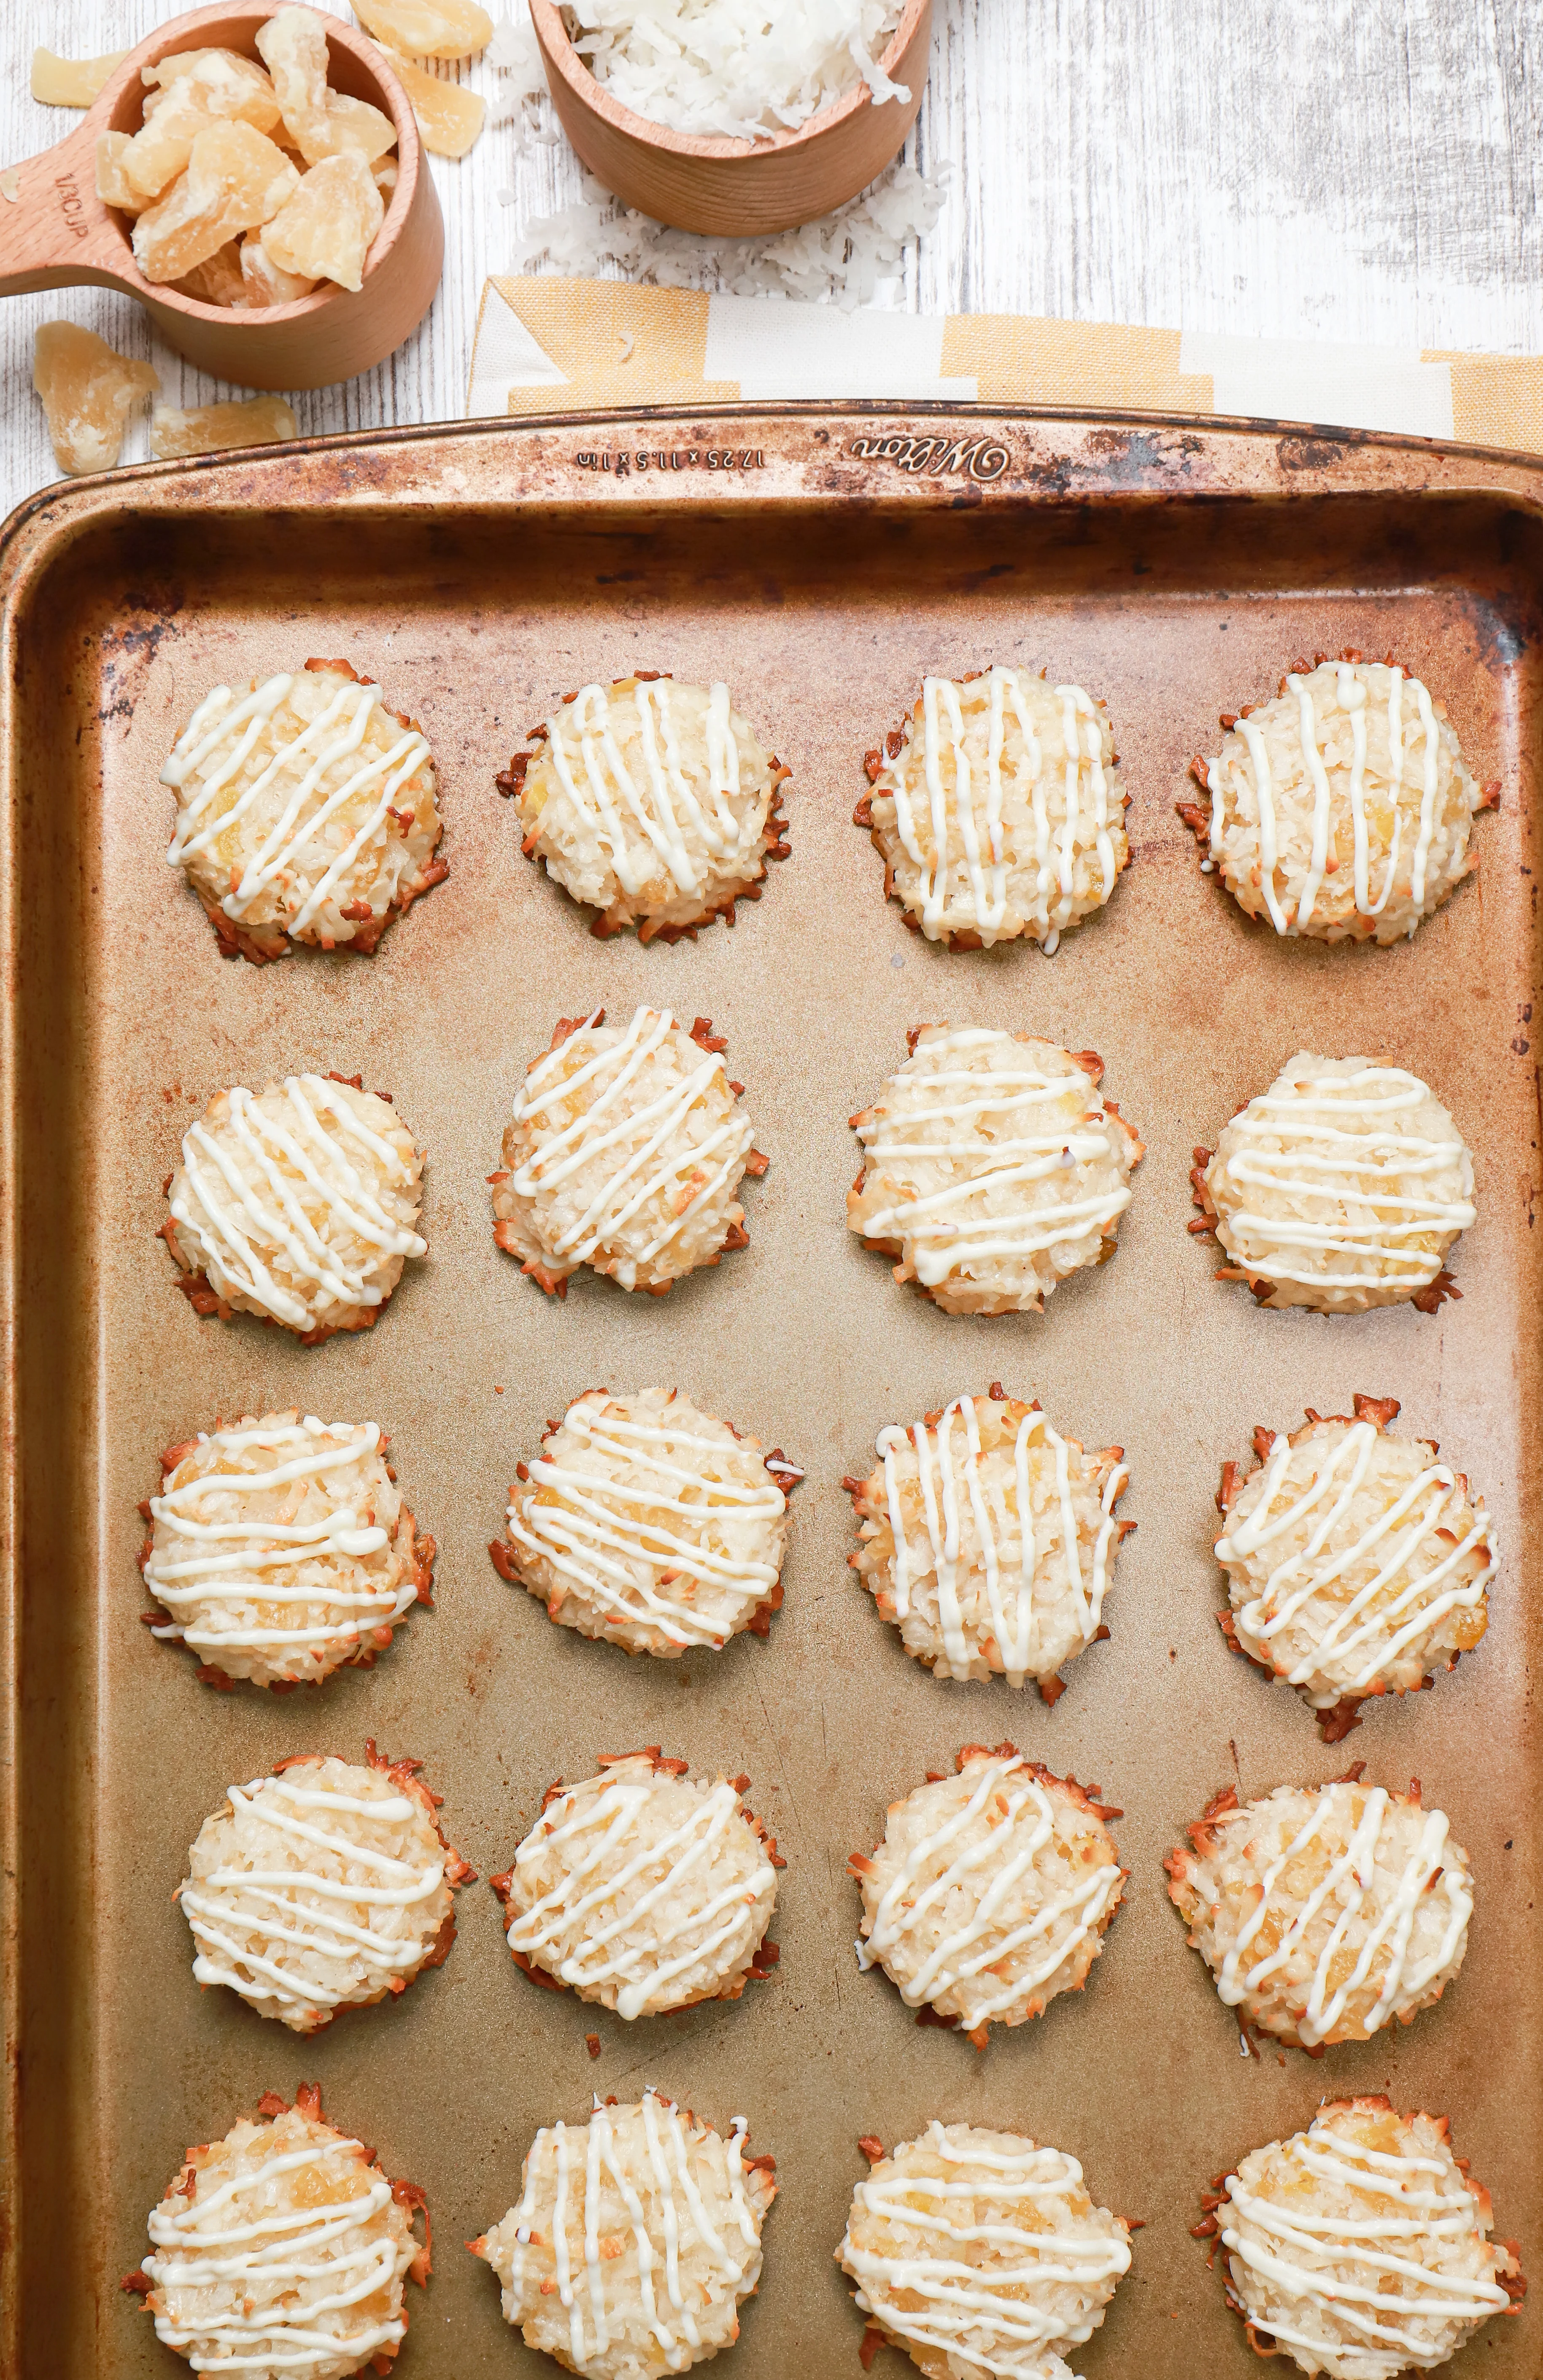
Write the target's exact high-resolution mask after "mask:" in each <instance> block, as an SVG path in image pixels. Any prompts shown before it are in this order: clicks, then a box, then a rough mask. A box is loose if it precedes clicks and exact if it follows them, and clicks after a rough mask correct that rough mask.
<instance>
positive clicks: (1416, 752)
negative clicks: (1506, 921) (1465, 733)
mask: <svg viewBox="0 0 1543 2380" xmlns="http://www.w3.org/2000/svg"><path fill="white" fill-rule="evenodd" d="M1221 725H1222V727H1223V729H1224V730H1225V731H1226V732H1225V735H1224V736H1223V740H1222V744H1221V751H1220V752H1219V753H1218V754H1217V755H1216V757H1215V759H1209V760H1197V761H1196V762H1195V763H1194V773H1195V775H1196V777H1197V780H1198V782H1199V783H1200V784H1201V785H1202V786H1203V787H1204V789H1205V791H1206V793H1207V794H1208V795H1209V805H1208V806H1207V807H1201V806H1200V805H1199V804H1198V803H1195V802H1180V803H1179V805H1178V810H1179V815H1180V817H1181V818H1182V819H1183V820H1185V823H1186V825H1188V826H1189V827H1190V828H1192V829H1193V831H1194V833H1195V837H1196V840H1197V843H1198V844H1200V847H1201V850H1202V851H1203V852H1204V854H1205V856H1204V858H1203V859H1202V860H1201V862H1200V865H1201V867H1202V868H1204V869H1205V870H1206V871H1207V873H1208V874H1209V873H1210V872H1211V871H1212V870H1214V871H1215V873H1216V874H1217V875H1219V876H1220V877H1221V881H1222V883H1223V884H1225V886H1226V887H1227V890H1228V892H1230V893H1231V894H1232V895H1233V899H1234V900H1235V901H1236V902H1237V904H1238V905H1239V907H1240V908H1242V909H1244V910H1245V911H1246V913H1247V915H1248V916H1249V917H1268V919H1269V920H1270V925H1271V926H1272V927H1273V928H1274V929H1275V931H1276V932H1277V933H1278V934H1306V935H1310V936H1311V937H1312V938H1313V939H1314V940H1315V941H1324V942H1340V941H1372V940H1376V941H1379V942H1396V941H1402V940H1403V938H1404V937H1405V936H1407V935H1410V934H1412V933H1413V932H1414V931H1415V928H1416V926H1418V924H1419V923H1420V921H1421V919H1422V918H1424V917H1429V916H1430V914H1431V912H1432V911H1433V910H1435V909H1439V908H1440V905H1441V904H1442V902H1443V901H1444V900H1445V899H1446V898H1447V896H1448V894H1449V893H1450V892H1452V888H1453V886H1454V885H1456V884H1458V883H1460V882H1461V881H1462V880H1463V878H1464V876H1467V875H1470V874H1471V873H1472V872H1473V869H1474V868H1476V865H1477V862H1476V860H1475V859H1474V858H1472V857H1471V856H1469V852H1468V837H1469V833H1470V831H1471V829H1472V826H1473V821H1474V818H1475V816H1476V813H1477V812H1478V811H1479V810H1481V809H1488V808H1489V807H1492V806H1493V805H1494V803H1495V802H1496V801H1498V799H1499V796H1500V786H1499V784H1498V783H1497V784H1493V785H1489V786H1485V787H1481V786H1480V785H1479V784H1478V783H1477V781H1476V778H1475V776H1474V773H1473V771H1472V770H1471V769H1470V768H1469V766H1468V764H1467V762H1466V760H1464V758H1463V753H1462V749H1461V747H1460V746H1459V744H1458V741H1457V737H1456V735H1454V734H1453V732H1452V727H1451V725H1450V723H1449V722H1448V719H1447V715H1446V710H1445V706H1444V705H1443V704H1442V703H1441V702H1440V701H1439V700H1436V699H1435V698H1433V697H1432V696H1431V695H1430V694H1429V692H1428V690H1427V688H1426V687H1425V686H1422V685H1421V683H1420V681H1419V679H1418V678H1417V677H1411V676H1409V675H1408V674H1407V673H1406V672H1405V671H1404V670H1403V669H1401V668H1400V666H1399V665H1398V663H1397V662H1392V661H1388V662H1368V661H1367V659H1366V658H1365V656H1364V655H1362V654H1361V653H1358V652H1356V651H1355V650H1347V651H1345V652H1343V653H1342V654H1341V655H1340V657H1339V659H1338V661H1330V659H1329V657H1328V655H1327V654H1325V653H1318V654H1316V655H1315V656H1314V660H1313V662H1312V665H1311V666H1309V665H1308V663H1307V662H1306V661H1299V662H1297V664H1296V666H1295V668H1294V669H1293V670H1290V671H1288V672H1287V674H1286V675H1285V676H1284V677H1283V678H1282V680H1281V688H1280V692H1279V694H1278V695H1277V696H1276V698H1275V699H1274V700H1273V701H1272V702H1265V703H1259V704H1257V705H1254V706H1252V707H1249V706H1247V705H1245V708H1244V709H1243V710H1240V711H1237V712H1233V711H1223V712H1222V714H1221Z"/></svg>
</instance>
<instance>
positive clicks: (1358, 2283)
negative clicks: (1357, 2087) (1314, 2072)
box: [1200, 2098, 1525, 2380]
mask: <svg viewBox="0 0 1543 2380" xmlns="http://www.w3.org/2000/svg"><path fill="white" fill-rule="evenodd" d="M1448 2131H1449V2128H1448V2121H1447V2119H1446V2117H1445V2116H1427V2115H1423V2114H1421V2115H1411V2116H1400V2115H1397V2114H1395V2113H1394V2111H1393V2108H1392V2107H1391V2105H1390V2103H1389V2101H1388V2100H1387V2099H1385V2098H1366V2099H1333V2100H1330V2101H1329V2102H1328V2103H1327V2104H1326V2105H1325V2106H1323V2107H1319V2109H1318V2114H1317V2115H1316V2116H1315V2117H1314V2118H1313V2120H1312V2122H1311V2124H1310V2125H1309V2126H1308V2128H1307V2130H1306V2131H1305V2132H1297V2133H1295V2134H1294V2136H1293V2137H1292V2139H1290V2140H1289V2141H1271V2142H1270V2143H1268V2145H1267V2146H1266V2147H1264V2148H1262V2149H1255V2150H1254V2151H1252V2153H1251V2154H1250V2155H1247V2156H1245V2157H1244V2158H1243V2159H1242V2160H1241V2162H1240V2163H1239V2165H1238V2168H1237V2170H1236V2172H1235V2173H1229V2174H1226V2175H1224V2176H1223V2177H1222V2178H1221V2180H1220V2181H1219V2183H1218V2184H1217V2188H1216V2191H1215V2192H1208V2193H1207V2195H1206V2198H1205V2202H1204V2204H1205V2205H1206V2208H1207V2216H1206V2220H1205V2222H1204V2224H1202V2225H1201V2226H1200V2230H1201V2232H1202V2234H1207V2233H1209V2234H1211V2235H1213V2236H1219V2237H1220V2240H1221V2246H1222V2249H1223V2251H1224V2252H1225V2255H1226V2265H1225V2271H1226V2277H1227V2302H1228V2303H1229V2305H1231V2306H1232V2307H1233V2309H1234V2310H1235V2311H1236V2312H1237V2313H1239V2314H1241V2315H1242V2317H1243V2320H1244V2323H1245V2326H1246V2329H1247V2333H1248V2341H1249V2344H1250V2346H1251V2347H1252V2348H1253V2349H1254V2350H1255V2352H1256V2354H1258V2355H1265V2356H1269V2355H1286V2356H1289V2357H1290V2358H1291V2361H1292V2362H1294V2364H1295V2365H1296V2367H1297V2369H1298V2370H1299V2371H1301V2372H1306V2373H1322V2374H1328V2375H1329V2380H1395V2374H1398V2373H1400V2372H1407V2371H1408V2370H1409V2369H1410V2368H1411V2367H1415V2368H1416V2369H1418V2370H1419V2371H1421V2372H1430V2371H1433V2370H1434V2369H1435V2368H1436V2366H1437V2365H1438V2364H1441V2363H1445V2362H1447V2360H1448V2358H1449V2357H1451V2356H1453V2355H1455V2354H1456V2352H1457V2350H1458V2349H1459V2348H1460V2347H1465V2346H1466V2345H1467V2343H1468V2341H1469V2340H1470V2339H1471V2338H1474V2337H1475V2335H1476V2333H1477V2332H1478V2331H1479V2330H1481V2329H1482V2328H1483V2326H1484V2325H1485V2324H1486V2323H1487V2322H1488V2320H1489V2318H1490V2316H1491V2314H1497V2313H1520V2311H1521V2306H1520V2302H1519V2301H1520V2299H1521V2296H1522V2292H1523V2289H1525V2282H1524V2281H1523V2279H1522V2277H1521V2265H1520V2264H1519V2262H1518V2258H1517V2248H1516V2242H1515V2241H1514V2240H1499V2241H1497V2240H1491V2239H1490V2238H1489V2236H1488V2234H1489V2231H1490V2229H1491V2227H1492V2225H1493V2221H1494V2216H1493V2213H1492V2210H1491V2208H1490V2204H1489V2193H1488V2191H1487V2190H1484V2189H1482V2188H1481V2187H1480V2186H1479V2184H1478V2183H1477V2182H1476V2181H1475V2180H1473V2179H1472V2177H1471V2175H1470V2174H1469V2172H1468V2170H1467V2167H1466V2165H1465V2163H1459V2161H1458V2159H1457V2158H1455V2157H1454V2156H1453V2155H1452V2147H1451V2143H1450V2140H1449V2137H1448Z"/></svg>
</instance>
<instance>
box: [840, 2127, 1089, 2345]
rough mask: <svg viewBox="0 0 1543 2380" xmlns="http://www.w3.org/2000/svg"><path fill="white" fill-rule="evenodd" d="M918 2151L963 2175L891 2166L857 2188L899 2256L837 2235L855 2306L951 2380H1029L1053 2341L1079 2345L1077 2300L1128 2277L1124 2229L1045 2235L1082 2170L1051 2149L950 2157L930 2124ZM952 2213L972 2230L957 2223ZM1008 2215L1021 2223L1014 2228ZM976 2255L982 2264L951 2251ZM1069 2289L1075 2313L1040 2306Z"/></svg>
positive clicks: (957, 2150)
mask: <svg viewBox="0 0 1543 2380" xmlns="http://www.w3.org/2000/svg"><path fill="white" fill-rule="evenodd" d="M917 2146H918V2147H925V2148H926V2149H927V2150H929V2152H930V2153H931V2154H932V2155H935V2156H937V2157H938V2158H939V2159H940V2161H941V2162H942V2164H943V2165H945V2166H954V2167H957V2168H962V2169H965V2178H962V2179H960V2180H947V2179H940V2178H938V2177H936V2176H934V2175H931V2174H926V2173H919V2172H917V2171H915V2170H914V2169H910V2168H905V2167H901V2166H899V2165H898V2164H897V2165H896V2166H895V2167H893V2168H892V2169H891V2170H890V2171H889V2172H884V2171H882V2170H880V2171H879V2172H877V2173H873V2174H870V2175H869V2177H868V2179H867V2180H865V2181H860V2182H859V2183H858V2184H857V2192H856V2193H855V2195H856V2199H857V2204H858V2205H859V2206H860V2207H861V2208H862V2210H863V2212H864V2213H865V2214H866V2215H868V2216H872V2217H876V2218H878V2219H879V2220H880V2221H881V2222H882V2223H884V2224H885V2225H887V2226H888V2227H889V2228H890V2231H891V2233H892V2235H896V2234H897V2235H899V2236H900V2237H901V2238H902V2239H903V2240H905V2252H904V2253H879V2252H876V2251H875V2250H873V2249H869V2248H861V2247H859V2246H858V2245H857V2243H856V2241H855V2240H853V2238H852V2236H851V2229H850V2225H849V2226H848V2230H847V2235H846V2237H845V2239H844V2240H843V2241H842V2243H841V2249H840V2252H839V2253H840V2255H841V2260H842V2263H843V2264H844V2266H845V2267H846V2270H847V2271H848V2272H849V2273H850V2274H851V2275H852V2276H853V2278H854V2279H855V2280H857V2282H858V2283H859V2284H860V2286H859V2289H858V2294H857V2303H858V2305H859V2306H860V2307H861V2308H862V2310H863V2312H864V2313H871V2314H873V2315H874V2316H875V2317H876V2318H877V2319H878V2320H879V2321H880V2322H881V2323H882V2325H883V2326H884V2329H885V2330H886V2331H887V2332H889V2333H890V2334H891V2335H892V2336H893V2338H898V2339H904V2340H905V2342H906V2343H907V2345H908V2346H909V2347H910V2348H911V2350H913V2353H914V2352H915V2350H918V2349H919V2350H921V2351H922V2352H923V2353H930V2354H931V2355H933V2356H940V2357H945V2358H946V2359H947V2360H948V2363H949V2368H950V2370H957V2371H958V2372H959V2373H961V2374H970V2375H972V2380H973V2375H975V2374H980V2375H982V2380H986V2375H990V2380H1040V2375H1041V2374H1043V2373H1044V2371H1045V2369H1046V2356H1047V2351H1048V2350H1050V2349H1051V2348H1052V2347H1053V2345H1054V2343H1055V2342H1056V2341H1057V2340H1066V2341H1069V2342H1070V2341H1078V2340H1082V2339H1085V2338H1087V2336H1088V2334H1089V2332H1090V2331H1091V2330H1092V2327H1093V2321H1092V2318H1091V2311H1090V2307H1089V2303H1088V2301H1092V2302H1093V2303H1094V2304H1097V2303H1099V2302H1101V2301H1102V2300H1103V2299H1104V2298H1105V2297H1107V2295H1108V2293H1109V2292H1108V2290H1107V2289H1105V2288H1104V2286H1103V2285H1104V2284H1105V2283H1109V2284H1111V2285H1112V2283H1113V2282H1114V2281H1116V2280H1117V2279H1118V2278H1119V2277H1120V2275H1121V2274H1122V2273H1125V2272H1128V2271H1129V2270H1130V2261H1131V2252H1130V2242H1129V2240H1128V2239H1127V2238H1126V2237H1125V2235H1124V2231H1123V2230H1122V2231H1113V2232H1111V2233H1107V2234H1106V2233H1100V2232H1089V2233H1087V2234H1082V2233H1078V2232H1075V2231H1068V2230H1063V2229H1061V2228H1059V2227H1058V2226H1057V2225H1056V2223H1055V2219H1054V2212H1053V2209H1054V2206H1055V2204H1056V2202H1058V2201H1060V2202H1065V2201H1066V2200H1068V2199H1070V2198H1071V2197H1072V2196H1073V2195H1074V2194H1075V2193H1076V2192H1080V2191H1081V2189H1082V2187H1083V2180H1082V2168H1081V2166H1080V2165H1079V2164H1078V2163H1077V2161H1076V2159H1075V2157H1072V2156H1067V2155H1064V2154H1063V2151H1062V2150H1060V2149H1049V2148H1037V2147H1036V2146H1035V2145H1034V2143H1032V2142H1031V2141H1025V2142H1024V2143H1022V2144H1021V2146H1020V2147H1018V2148H1015V2149H1009V2150H1004V2149H1002V2148H1001V2147H997V2146H991V2147H987V2146H986V2145H985V2144H984V2143H979V2144H977V2143H974V2142H971V2143H968V2144H967V2145H966V2146H964V2147H960V2146H957V2145H956V2144H955V2143H954V2142H952V2141H950V2139H949V2138H948V2134H947V2132H946V2131H945V2130H944V2127H943V2126H942V2124H941V2123H939V2122H938V2121H937V2119H935V2118H934V2119H933V2121H932V2122H931V2123H930V2124H929V2126H928V2129H927V2133H926V2136H925V2139H924V2141H922V2142H918V2143H917ZM981 2168H984V2170H985V2173H986V2174H987V2175H989V2176H990V2179H989V2180H985V2179H982V2177H981V2171H980V2169H981ZM960 2202H964V2205H963V2210H962V2211H963V2213H964V2214H965V2216H966V2218H967V2216H970V2215H972V2214H973V2215H975V2216H976V2218H977V2219H976V2220H975V2221H973V2222H971V2221H969V2220H967V2219H966V2220H959V2219H957V2217H956V2216H955V2215H954V2208H955V2207H956V2206H957V2205H958V2204H959V2203H960ZM1018 2207H1022V2208H1023V2210H1024V2212H1025V2214H1026V2216H1027V2217H1028V2220H1027V2221H1025V2222H1014V2219H1013V2214H1014V2209H1015V2208H1018ZM1041 2210H1043V2212H1041ZM981 2247H984V2248H987V2249H989V2250H990V2254H991V2258H992V2261H991V2262H990V2263H976V2262H975V2261H973V2260H972V2259H971V2258H969V2257H967V2256H966V2255H965V2254H964V2253H961V2251H963V2250H965V2249H966V2248H981ZM1067 2289H1075V2290H1076V2291H1078V2292H1079V2294H1080V2297H1081V2304H1080V2306H1079V2308H1078V2310H1077V2311H1075V2312H1070V2313H1057V2312H1055V2311H1054V2310H1053V2307H1052V2305H1051V2304H1047V2303H1046V2302H1044V2300H1045V2299H1046V2298H1050V2299H1051V2300H1053V2299H1054V2298H1056V2297H1059V2296H1061V2295H1062V2293H1063V2292H1064V2291H1065V2290H1067ZM919 2360H920V2357H919V2356H917V2361H918V2362H919Z"/></svg>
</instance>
